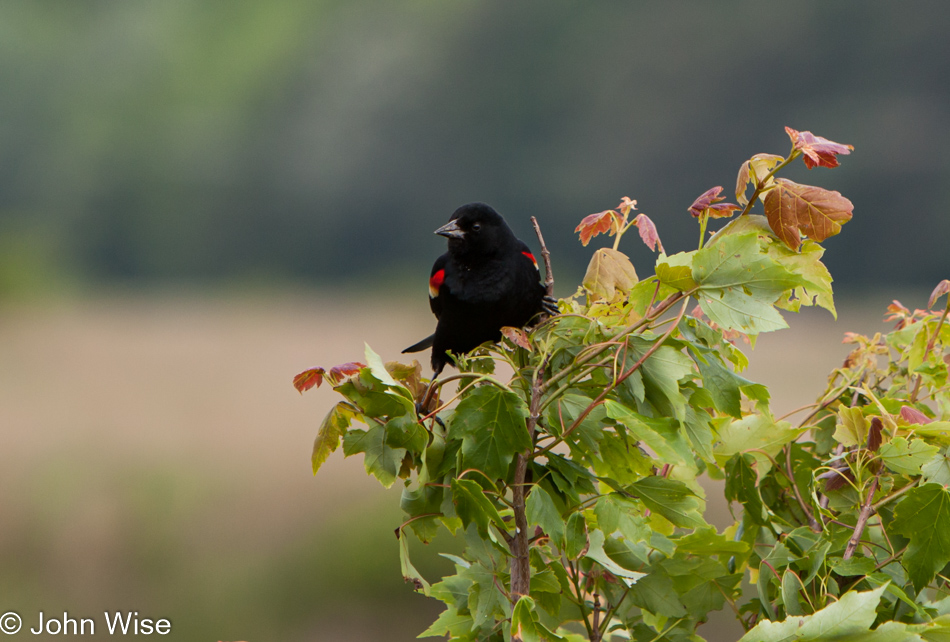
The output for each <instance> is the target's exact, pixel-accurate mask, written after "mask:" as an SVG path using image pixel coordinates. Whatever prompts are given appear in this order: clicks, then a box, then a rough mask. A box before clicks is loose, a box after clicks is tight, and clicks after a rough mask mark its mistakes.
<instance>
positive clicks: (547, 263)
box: [531, 216, 554, 296]
mask: <svg viewBox="0 0 950 642" xmlns="http://www.w3.org/2000/svg"><path fill="white" fill-rule="evenodd" d="M531 225H533V226H534V233H535V234H537V235H538V243H540V244H541V258H542V259H543V260H544V274H545V276H544V289H545V290H546V291H547V293H548V296H554V274H553V273H552V272H551V253H550V252H549V251H548V246H547V245H545V244H544V237H543V236H541V228H540V227H539V226H538V219H536V218H535V217H533V216H532V217H531Z"/></svg>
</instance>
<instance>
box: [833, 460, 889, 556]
mask: <svg viewBox="0 0 950 642" xmlns="http://www.w3.org/2000/svg"><path fill="white" fill-rule="evenodd" d="M880 474H881V471H880V470H878V471H877V474H876V475H874V479H873V480H871V487H870V488H869V489H868V496H867V498H866V499H865V500H864V505H863V506H861V512H860V513H858V521H857V522H856V523H855V525H854V533H853V534H852V535H851V539H850V540H848V546H847V547H846V548H845V549H844V555H842V556H841V557H842V559H846V560H849V559H851V556H852V555H854V551H855V550H857V548H858V544H859V543H860V542H861V536H862V535H863V534H864V527H865V526H867V523H868V519H869V518H870V517H871V513H872V512H873V511H874V506H873V504H871V500H872V499H873V498H874V491H876V490H877V480H878V477H879V476H880Z"/></svg>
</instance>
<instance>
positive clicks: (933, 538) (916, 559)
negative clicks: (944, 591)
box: [894, 484, 950, 591]
mask: <svg viewBox="0 0 950 642" xmlns="http://www.w3.org/2000/svg"><path fill="white" fill-rule="evenodd" d="M894 526H895V528H896V529H897V531H898V532H899V533H900V534H901V535H903V536H904V537H907V538H908V539H910V544H909V545H908V546H907V551H906V552H905V553H904V556H903V558H902V560H901V564H902V565H903V566H904V568H905V569H907V573H908V575H909V576H910V579H911V581H913V583H914V588H915V589H916V590H918V591H920V590H921V589H922V588H923V587H924V586H926V585H927V584H929V583H930V581H931V580H932V579H933V578H934V575H936V573H937V571H939V570H940V569H942V568H943V567H944V566H945V565H946V564H947V562H950V492H948V491H947V489H946V488H944V487H942V486H940V485H938V484H924V485H922V486H918V487H917V488H915V489H913V490H912V491H910V492H909V493H907V495H905V496H904V498H903V499H902V500H901V501H900V503H899V504H897V507H896V508H895V510H894Z"/></svg>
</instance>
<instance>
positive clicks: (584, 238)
mask: <svg viewBox="0 0 950 642" xmlns="http://www.w3.org/2000/svg"><path fill="white" fill-rule="evenodd" d="M621 224H622V219H621V218H620V215H619V214H617V212H615V211H613V210H604V211H603V212H597V213H596V214H591V215H590V216H585V217H584V220H582V221H581V222H580V225H578V226H577V227H576V228H574V231H575V232H580V236H581V245H584V246H585V247H586V246H587V244H588V243H590V240H591V239H592V238H594V237H595V236H597V235H598V234H608V233H609V234H610V235H611V236H613V235H614V234H616V233H617V230H618V229H619V228H620V225H621Z"/></svg>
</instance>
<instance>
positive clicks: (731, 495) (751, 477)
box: [725, 453, 768, 525]
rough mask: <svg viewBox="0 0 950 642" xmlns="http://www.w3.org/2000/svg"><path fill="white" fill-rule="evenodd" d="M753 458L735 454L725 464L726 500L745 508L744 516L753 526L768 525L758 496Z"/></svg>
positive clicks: (763, 507)
mask: <svg viewBox="0 0 950 642" xmlns="http://www.w3.org/2000/svg"><path fill="white" fill-rule="evenodd" d="M754 463H755V458H754V457H752V455H749V454H741V453H737V454H735V455H733V456H732V457H731V458H730V459H729V461H727V462H726V488H725V494H726V499H728V500H729V501H736V502H739V503H741V504H742V506H743V507H744V508H745V514H746V515H747V516H748V517H749V519H751V520H752V522H753V523H755V524H760V525H764V524H766V523H768V513H766V511H765V505H764V504H763V503H762V496H761V495H760V494H759V482H758V478H757V476H756V473H755V470H754V469H753V467H752V466H753V464H754Z"/></svg>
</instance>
